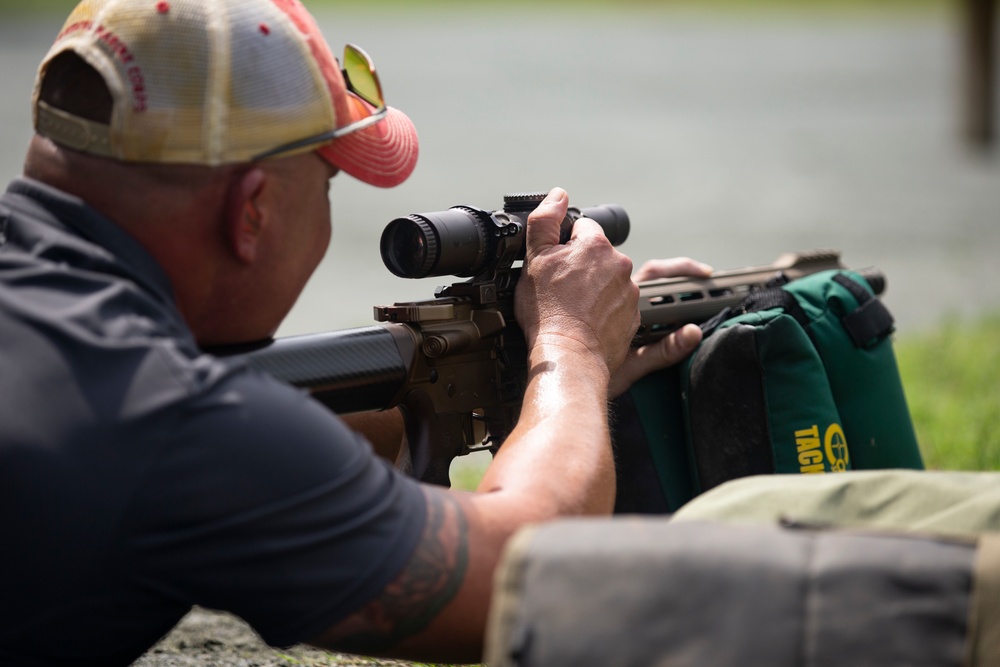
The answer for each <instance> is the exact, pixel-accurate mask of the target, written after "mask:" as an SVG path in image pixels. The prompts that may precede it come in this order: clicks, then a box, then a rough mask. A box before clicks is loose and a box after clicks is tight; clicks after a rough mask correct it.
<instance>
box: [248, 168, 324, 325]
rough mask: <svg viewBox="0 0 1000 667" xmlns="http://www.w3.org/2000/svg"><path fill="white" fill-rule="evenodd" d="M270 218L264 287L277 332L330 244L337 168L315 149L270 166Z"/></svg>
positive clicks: (267, 197)
mask: <svg viewBox="0 0 1000 667" xmlns="http://www.w3.org/2000/svg"><path fill="white" fill-rule="evenodd" d="M267 171H268V173H269V176H270V178H269V180H268V185H267V186H266V187H265V191H264V192H263V193H262V196H263V197H264V198H265V200H266V201H267V206H268V209H269V213H270V222H269V225H268V227H267V229H265V230H264V240H265V241H266V245H265V246H263V248H262V250H263V252H264V254H262V256H261V260H262V261H263V268H264V272H263V274H262V275H263V276H264V279H265V280H267V281H268V282H269V284H268V285H265V286H263V289H264V290H265V293H266V294H268V295H269V297H270V298H269V302H270V303H271V304H272V307H273V313H274V316H273V329H272V331H271V332H270V333H273V332H274V330H275V329H277V327H278V325H279V324H280V322H281V320H282V319H284V317H285V315H287V314H288V311H289V310H291V308H292V306H293V305H294V304H295V301H296V300H297V299H298V297H299V294H301V292H302V289H303V288H304V287H305V285H306V282H307V281H308V280H309V277H310V276H311V275H312V274H313V272H314V271H315V270H316V267H317V266H319V263H320V261H321V260H322V259H323V255H324V254H326V249H327V247H328V246H329V244H330V236H331V222H330V199H329V192H330V179H331V178H333V176H334V175H335V174H336V173H337V170H336V168H335V167H333V166H331V165H330V164H329V163H328V162H326V161H325V160H323V159H322V158H320V157H319V156H318V155H316V154H315V153H307V154H304V155H297V156H294V157H291V158H286V159H284V160H275V161H274V163H272V164H268V166H267Z"/></svg>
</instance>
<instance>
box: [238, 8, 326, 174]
mask: <svg viewBox="0 0 1000 667" xmlns="http://www.w3.org/2000/svg"><path fill="white" fill-rule="evenodd" d="M232 27H233V30H232V53H233V63H234V67H233V73H232V89H231V91H230V95H231V97H230V100H229V102H230V111H231V114H232V116H231V118H230V122H229V123H228V124H227V128H226V129H227V131H228V132H229V133H230V143H231V144H234V145H240V146H247V147H248V148H249V147H251V146H252V147H253V149H252V150H250V151H249V152H248V153H249V154H248V155H245V156H244V157H249V156H250V155H255V154H257V153H261V152H264V151H266V150H269V149H271V148H275V147H276V146H279V145H281V144H285V143H288V142H289V141H292V140H296V139H300V138H303V137H308V136H313V135H316V134H320V133H322V132H326V131H328V130H330V129H332V128H333V126H334V120H333V119H334V112H333V107H332V105H331V103H330V93H329V91H328V89H327V87H326V85H325V84H324V82H323V80H322V79H321V75H320V73H319V70H318V68H317V67H316V65H315V62H314V60H313V58H312V55H311V54H310V52H309V49H308V45H307V43H306V41H305V40H304V39H302V38H301V36H300V35H299V34H298V28H296V27H295V26H294V25H293V23H292V22H291V20H289V18H288V17H287V16H286V15H285V14H284V13H282V12H281V11H280V10H278V8H277V7H275V6H274V5H273V4H271V3H269V2H268V3H255V4H249V5H248V4H240V3H237V4H236V5H235V6H234V7H233V16H232ZM279 28H280V29H279Z"/></svg>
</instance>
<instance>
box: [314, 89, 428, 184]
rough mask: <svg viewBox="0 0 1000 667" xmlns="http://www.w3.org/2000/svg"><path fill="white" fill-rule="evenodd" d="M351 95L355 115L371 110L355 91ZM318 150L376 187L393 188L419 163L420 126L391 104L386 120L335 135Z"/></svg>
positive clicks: (366, 113) (338, 165) (328, 159)
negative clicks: (335, 137) (344, 133)
mask: <svg viewBox="0 0 1000 667" xmlns="http://www.w3.org/2000/svg"><path fill="white" fill-rule="evenodd" d="M350 99H351V101H352V102H353V104H352V105H351V106H352V107H354V108H353V109H352V111H353V112H354V113H353V114H352V115H354V114H357V118H364V117H365V116H366V115H368V114H369V113H370V110H369V108H368V106H367V105H366V104H365V103H364V102H362V101H361V100H359V99H357V98H355V97H354V96H353V95H351V96H350ZM352 120H353V119H352ZM316 152H317V153H319V154H320V155H321V156H322V157H323V158H324V159H325V160H326V161H327V162H329V163H330V164H332V165H333V166H335V167H337V168H339V169H342V170H344V171H345V172H347V173H348V174H350V175H351V176H353V177H354V178H357V179H359V180H361V181H364V182H365V183H368V184H370V185H374V186H376V187H380V188H391V187H394V186H396V185H399V184H400V183H402V182H403V181H405V180H406V179H407V178H408V177H409V175H410V174H411V173H413V169H414V167H416V166H417V156H418V154H419V142H418V140H417V129H416V128H415V127H414V126H413V122H412V121H411V120H410V119H409V118H408V117H407V115H406V114H404V113H403V112H402V111H400V110H398V109H394V108H392V107H389V109H388V113H387V114H386V117H385V118H384V119H383V120H381V121H379V122H378V123H375V124H374V125H372V126H371V127H367V128H364V129H363V130H358V131H357V132H351V133H350V134H347V135H345V136H343V137H340V138H339V139H334V140H333V141H332V142H331V143H330V144H328V145H326V146H323V147H322V148H319V149H317V151H316Z"/></svg>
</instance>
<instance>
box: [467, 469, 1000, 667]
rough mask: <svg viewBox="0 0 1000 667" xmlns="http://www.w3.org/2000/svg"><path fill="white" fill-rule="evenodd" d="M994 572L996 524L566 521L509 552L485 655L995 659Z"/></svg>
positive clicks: (521, 659)
mask: <svg viewBox="0 0 1000 667" xmlns="http://www.w3.org/2000/svg"><path fill="white" fill-rule="evenodd" d="M847 474H850V473H847ZM771 478H772V479H777V478H776V477H774V476H772V477H771ZM784 478H785V479H788V478H790V476H784ZM998 572H1000V537H998V536H997V535H995V534H982V535H980V536H978V537H977V538H957V537H941V536H934V535H924V534H912V533H911V534H902V533H879V532H866V531H859V530H841V529H838V530H832V529H826V530H824V529H813V528H802V527H798V528H789V527H784V526H781V525H777V524H759V525H752V524H727V523H717V522H711V521H702V520H691V521H675V520H671V519H668V518H663V517H633V518H625V517H618V518H613V519H584V520H564V521H559V522H555V523H551V524H546V525H542V526H537V527H533V528H528V529H524V530H522V531H521V532H520V533H518V534H517V535H516V537H515V538H514V539H513V540H512V542H511V543H510V545H509V546H508V548H507V550H506V551H505V553H504V556H503V559H502V561H501V566H500V568H499V571H498V576H497V579H496V587H495V591H494V599H493V606H492V608H491V612H490V621H489V628H488V633H487V640H486V653H485V662H486V663H487V664H489V665H490V666H491V667H514V666H519V667H538V666H543V665H544V666H546V667H549V666H555V665H574V666H575V667H579V666H585V665H599V666H601V667H608V666H614V665H620V666H623V667H624V666H632V665H634V666H636V667H639V666H641V667H649V666H651V665H671V666H676V667H686V666H691V667H704V666H706V665H711V666H712V667H727V666H740V667H743V666H745V665H766V666H767V667H801V666H802V665H808V666H810V667H838V666H843V667H859V666H866V665H878V666H880V667H892V666H899V667H902V666H904V665H905V666H908V667H911V666H914V665H926V666H937V665H940V666H945V665H948V666H958V665H966V666H971V665H984V666H985V665H996V664H1000V642H998V641H997V636H998V635H997V632H996V630H995V629H996V627H997V619H998V618H1000V616H998V611H1000V577H998Z"/></svg>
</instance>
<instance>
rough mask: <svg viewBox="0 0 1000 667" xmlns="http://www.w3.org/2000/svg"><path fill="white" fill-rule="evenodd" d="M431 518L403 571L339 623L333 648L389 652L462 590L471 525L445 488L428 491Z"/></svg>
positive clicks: (429, 516) (421, 627)
mask: <svg viewBox="0 0 1000 667" xmlns="http://www.w3.org/2000/svg"><path fill="white" fill-rule="evenodd" d="M424 495H425V497H426V498H427V520H426V523H425V525H424V530H423V532H422V533H421V536H420V542H419V543H418V544H417V548H416V550H415V551H414V552H413V556H412V557H411V558H410V560H409V562H408V563H407V564H406V566H405V567H404V569H403V571H402V572H401V573H400V574H399V576H397V577H396V579H395V580H394V581H392V582H391V583H390V584H389V585H388V586H386V587H385V589H384V590H383V591H382V595H381V596H379V597H378V598H377V599H375V600H373V601H371V602H370V603H368V604H367V605H365V606H364V607H362V608H361V609H360V610H359V611H358V612H356V613H355V614H353V615H352V616H351V617H350V618H348V619H346V620H345V621H344V622H343V623H342V624H341V625H340V626H339V628H338V629H339V630H340V631H339V632H337V635H338V637H337V638H336V639H335V640H334V642H335V648H336V649H337V650H340V651H345V652H348V653H360V654H373V653H381V652H384V651H387V650H388V649H390V648H391V647H393V646H394V645H396V644H398V643H399V642H400V641H402V640H403V639H405V638H407V637H410V636H412V635H414V634H416V633H418V632H420V631H421V630H423V629H424V628H425V627H427V625H428V624H429V623H430V622H431V620H432V619H433V618H434V617H435V616H436V615H437V614H438V612H440V611H441V609H443V608H444V606H445V605H446V604H448V602H450V601H451V599H452V598H453V597H455V594H456V593H458V589H459V587H460V586H461V585H462V580H463V579H464V578H465V572H466V569H467V568H468V564H469V543H468V526H467V525H466V521H465V515H464V514H463V513H462V508H461V507H460V506H459V504H458V501H457V500H456V499H455V498H453V497H452V496H450V495H449V494H448V493H447V492H443V491H437V490H428V489H425V490H424Z"/></svg>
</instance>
